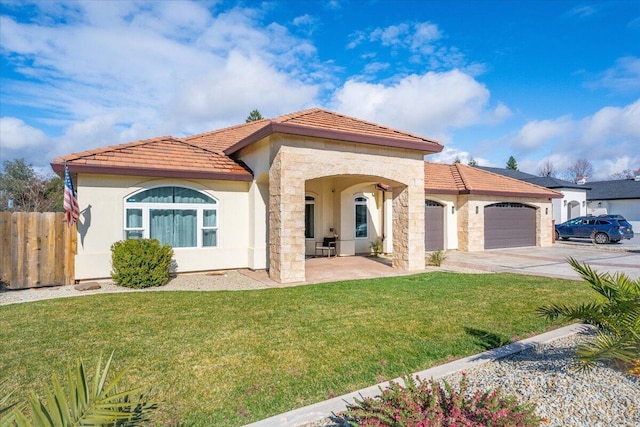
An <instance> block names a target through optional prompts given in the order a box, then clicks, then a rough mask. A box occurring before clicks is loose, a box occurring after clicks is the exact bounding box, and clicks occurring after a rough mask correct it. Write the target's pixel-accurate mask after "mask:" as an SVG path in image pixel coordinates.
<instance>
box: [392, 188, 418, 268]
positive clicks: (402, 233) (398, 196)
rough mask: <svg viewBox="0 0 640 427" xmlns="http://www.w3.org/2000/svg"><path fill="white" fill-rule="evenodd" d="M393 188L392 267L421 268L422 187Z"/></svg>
mask: <svg viewBox="0 0 640 427" xmlns="http://www.w3.org/2000/svg"><path fill="white" fill-rule="evenodd" d="M421 187H422V186H420V185H415V184H414V183H412V185H409V186H406V187H394V189H393V267H395V268H399V269H401V270H405V271H420V270H424V266H425V260H424V188H423V187H422V188H421Z"/></svg>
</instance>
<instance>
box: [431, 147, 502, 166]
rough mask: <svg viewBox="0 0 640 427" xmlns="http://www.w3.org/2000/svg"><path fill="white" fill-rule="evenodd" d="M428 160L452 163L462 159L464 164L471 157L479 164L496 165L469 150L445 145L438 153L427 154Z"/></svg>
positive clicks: (461, 161)
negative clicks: (475, 155)
mask: <svg viewBox="0 0 640 427" xmlns="http://www.w3.org/2000/svg"><path fill="white" fill-rule="evenodd" d="M425 159H426V160H427V161H428V162H434V163H447V164H452V163H454V162H455V161H456V159H457V160H460V163H462V164H465V165H466V164H468V163H469V161H470V160H471V159H473V160H475V161H476V163H477V164H478V165H479V166H494V165H493V164H492V163H491V162H490V161H489V160H487V159H484V158H482V157H473V156H472V155H471V153H469V152H468V151H464V150H461V149H459V148H456V147H449V146H447V147H444V149H443V150H442V151H441V152H439V153H438V154H433V155H429V156H426V157H425Z"/></svg>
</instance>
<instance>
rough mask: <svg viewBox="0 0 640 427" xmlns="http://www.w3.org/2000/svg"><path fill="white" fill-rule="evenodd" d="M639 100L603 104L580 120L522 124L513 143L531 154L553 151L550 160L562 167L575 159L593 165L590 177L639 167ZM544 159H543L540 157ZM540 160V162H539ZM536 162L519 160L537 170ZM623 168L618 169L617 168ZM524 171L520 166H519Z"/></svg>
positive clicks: (599, 176)
mask: <svg viewBox="0 0 640 427" xmlns="http://www.w3.org/2000/svg"><path fill="white" fill-rule="evenodd" d="M639 117H640V99H638V100H636V101H635V102H633V103H631V104H629V105H626V106H623V107H604V108H601V109H600V110H598V111H597V112H595V113H594V114H592V115H590V116H587V117H584V118H582V119H573V118H571V117H569V116H563V117H559V118H557V119H551V120H541V121H531V122H529V123H527V124H525V125H524V126H523V127H522V128H521V129H520V131H519V132H518V134H517V136H516V137H515V138H514V141H513V145H514V147H515V148H517V149H520V150H522V151H525V152H528V153H533V150H537V151H538V152H541V151H542V152H544V151H548V152H553V155H552V156H547V157H545V158H549V159H553V163H554V164H555V165H556V166H557V167H558V168H559V169H565V168H566V167H568V166H569V165H571V164H572V163H573V162H575V161H576V160H578V159H587V160H589V161H590V162H591V163H592V164H593V166H594V173H595V176H594V177H593V178H594V179H606V178H607V177H608V176H609V175H611V174H612V173H615V172H620V171H621V170H624V169H633V170H635V169H637V168H638V167H640V153H639V152H638V141H639V140H640V120H639V119H638V118H639ZM542 160H544V159H542ZM542 160H540V162H541V161H542ZM537 164H538V162H535V161H529V162H523V163H522V165H523V166H524V167H529V168H533V173H535V171H537V167H538V166H536V165H537ZM622 166H625V167H623V168H622V169H619V168H621V167H622ZM523 170H524V169H523Z"/></svg>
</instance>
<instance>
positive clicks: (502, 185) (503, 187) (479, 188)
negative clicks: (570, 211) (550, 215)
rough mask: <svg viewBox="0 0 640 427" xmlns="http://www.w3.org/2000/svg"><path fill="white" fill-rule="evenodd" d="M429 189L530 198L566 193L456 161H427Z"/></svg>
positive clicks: (426, 184) (446, 192) (435, 192)
mask: <svg viewBox="0 0 640 427" xmlns="http://www.w3.org/2000/svg"><path fill="white" fill-rule="evenodd" d="M424 180H425V184H424V185H425V191H426V192H427V193H433V194H484V195H494V196H518V197H530V198H562V194H561V193H559V192H557V191H553V190H550V189H548V188H544V187H540V186H537V185H534V184H530V183H528V182H524V181H520V180H518V179H514V178H508V177H506V176H502V175H498V174H495V173H492V172H487V171H485V170H482V169H479V168H476V167H472V166H467V165H463V164H460V163H455V164H453V165H445V164H438V163H430V162H425V163H424Z"/></svg>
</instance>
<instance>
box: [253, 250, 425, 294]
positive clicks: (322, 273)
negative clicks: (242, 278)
mask: <svg viewBox="0 0 640 427" xmlns="http://www.w3.org/2000/svg"><path fill="white" fill-rule="evenodd" d="M420 272H421V271H414V272H406V271H401V270H398V269H395V268H393V267H391V259H390V258H384V257H373V256H358V255H356V256H345V257H340V256H339V257H335V256H334V257H316V258H314V257H310V258H307V259H306V260H305V275H306V280H305V281H304V282H295V283H277V282H275V281H273V280H271V279H270V278H269V274H268V273H267V272H266V271H264V270H256V271H251V270H241V273H242V274H244V275H246V276H248V277H251V278H252V279H255V280H258V281H260V282H262V283H264V284H265V285H268V286H270V287H288V286H299V285H310V284H313V283H323V282H338V281H341V280H354V279H371V278H375V277H391V276H402V275H407V274H416V273H420Z"/></svg>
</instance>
